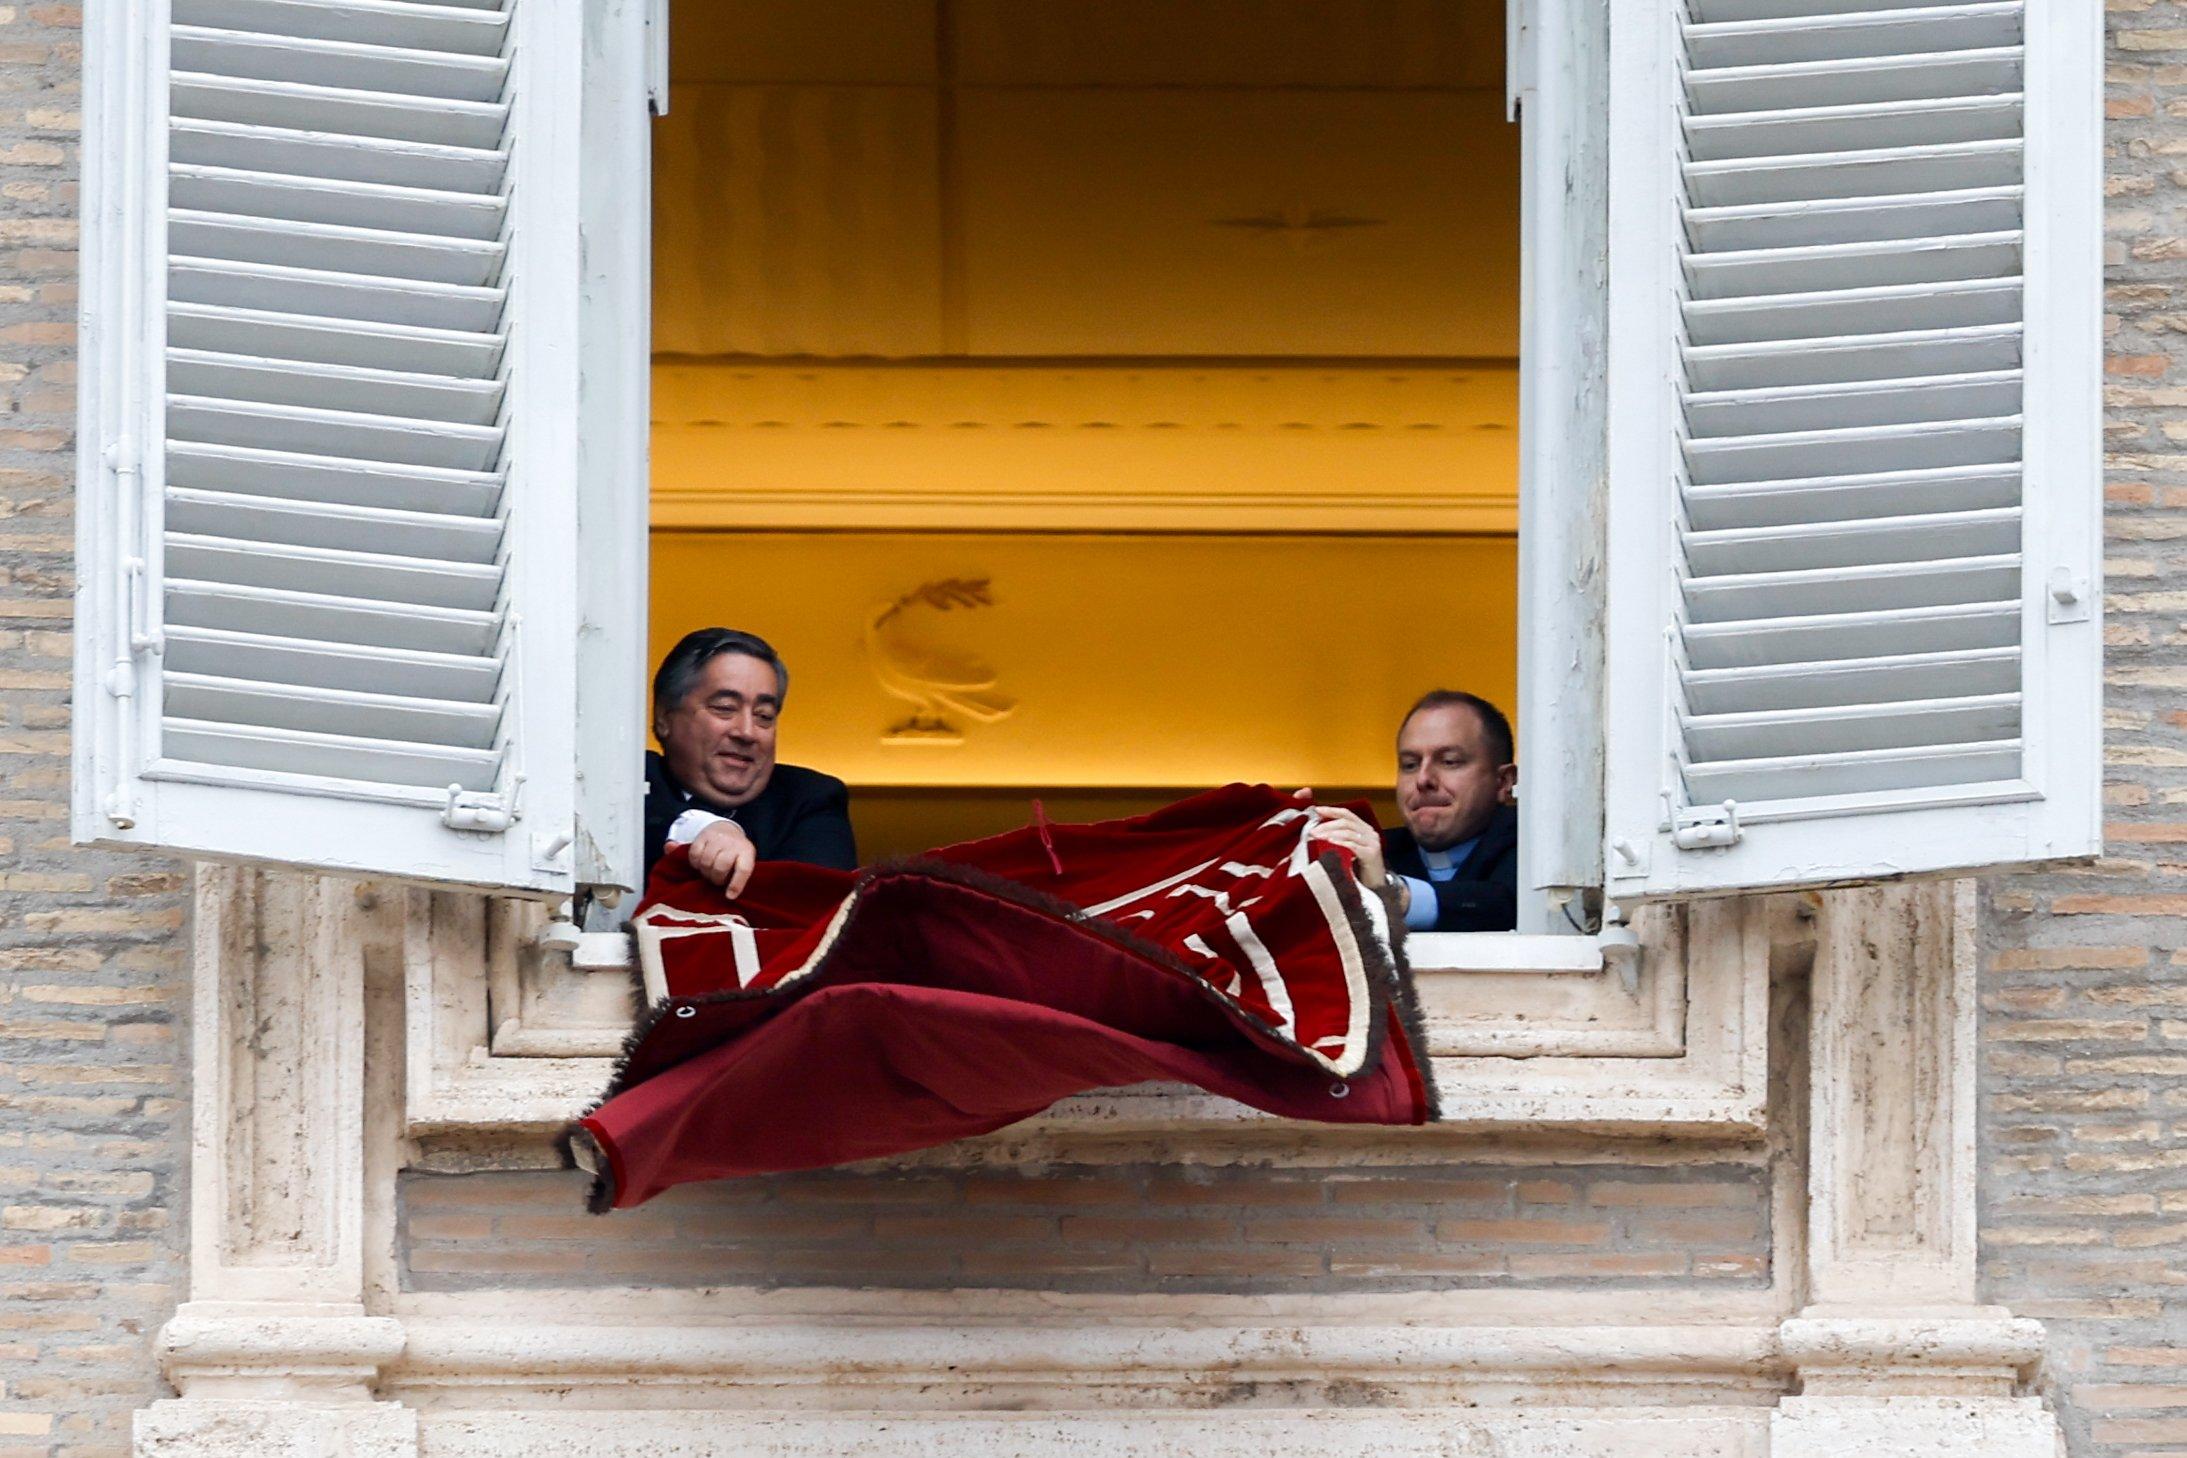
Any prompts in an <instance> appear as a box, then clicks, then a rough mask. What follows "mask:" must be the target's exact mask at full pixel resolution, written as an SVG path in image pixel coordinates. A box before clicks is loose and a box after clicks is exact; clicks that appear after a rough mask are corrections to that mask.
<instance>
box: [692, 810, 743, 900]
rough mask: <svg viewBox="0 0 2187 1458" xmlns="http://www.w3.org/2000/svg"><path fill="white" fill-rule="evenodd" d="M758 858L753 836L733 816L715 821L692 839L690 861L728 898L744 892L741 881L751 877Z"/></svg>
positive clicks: (735, 897)
mask: <svg viewBox="0 0 2187 1458" xmlns="http://www.w3.org/2000/svg"><path fill="white" fill-rule="evenodd" d="M758 862H759V852H758V850H757V849H756V848H755V847H754V846H753V844H752V838H751V837H750V836H748V835H746V834H745V833H744V827H743V826H741V825H739V824H737V823H736V822H735V821H734V820H717V821H715V822H714V823H713V824H712V825H709V826H707V827H706V829H704V830H702V831H700V832H699V833H698V835H697V836H696V837H694V838H693V840H692V842H691V864H692V865H693V866H694V867H696V868H697V869H698V873H699V874H700V875H702V876H704V877H705V878H706V879H707V880H709V881H712V882H713V883H714V884H715V885H716V886H719V887H721V891H722V895H724V896H726V897H728V898H729V899H730V900H731V901H734V900H736V899H737V898H738V897H739V896H741V895H743V894H744V883H745V882H746V881H749V880H750V879H751V878H752V867H753V866H754V865H756V864H758Z"/></svg>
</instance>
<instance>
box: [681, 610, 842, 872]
mask: <svg viewBox="0 0 2187 1458" xmlns="http://www.w3.org/2000/svg"><path fill="white" fill-rule="evenodd" d="M789 691H790V671H789V669H788V668H786V667H784V666H783V662H782V657H781V655H780V654H778V653H776V652H775V650H774V649H773V648H772V647H770V646H768V644H767V642H766V640H765V639H763V638H759V637H755V636H754V635H752V634H750V633H740V632H738V631H737V630H735V629H734V628H701V629H699V630H698V631H697V632H695V633H690V634H687V635H685V637H684V639H683V640H682V641H681V642H679V643H678V644H677V645H676V646H675V647H673V648H671V649H669V650H668V656H667V657H666V658H664V659H662V660H661V666H660V669H659V671H658V672H656V673H655V674H654V675H653V734H654V737H655V738H657V739H659V740H660V742H661V750H660V753H658V754H655V753H651V752H648V753H647V755H646V757H645V868H646V874H647V875H648V876H650V875H651V874H652V873H653V863H654V862H655V861H657V860H659V859H660V858H661V853H662V851H663V850H664V849H665V848H666V847H668V846H671V845H689V846H690V847H691V864H692V865H693V866H694V867H696V868H697V869H698V871H699V872H700V874H702V875H704V876H705V877H706V878H707V879H708V880H710V881H712V882H713V883H714V884H715V885H717V886H720V887H721V888H722V890H723V891H724V892H725V893H727V894H728V895H729V896H731V897H734V896H737V895H739V894H740V893H742V891H743V890H744V883H745V881H746V879H747V878H748V877H750V875H751V874H752V867H753V866H754V865H756V864H757V863H759V862H760V861H803V862H804V863H806V864H807V865H814V866H833V867H835V868H836V869H838V870H844V871H848V870H854V869H856V868H857V865H858V850H857V846H856V844H855V842H854V841H853V839H852V837H851V823H850V792H849V790H847V789H845V788H844V785H843V782H842V781H841V780H839V779H836V778H835V777H834V776H833V775H824V774H821V773H820V772H819V771H817V770H809V769H801V768H800V767H798V766H797V765H794V764H777V763H776V762H775V722H776V720H777V719H778V718H779V717H780V716H781V713H782V704H783V700H784V699H785V698H787V697H788V696H789Z"/></svg>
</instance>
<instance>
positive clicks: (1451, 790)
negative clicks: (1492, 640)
mask: <svg viewBox="0 0 2187 1458" xmlns="http://www.w3.org/2000/svg"><path fill="white" fill-rule="evenodd" d="M1518 777H1519V769H1518V766H1517V765H1510V764H1498V763H1497V762H1496V756H1495V755H1494V754H1492V753H1490V751H1489V747H1488V734H1487V733H1486V731H1485V726H1483V724H1482V723H1481V716H1480V715H1479V714H1477V713H1475V712H1474V711H1473V710H1472V708H1470V707H1469V706H1467V705H1465V704H1442V705H1438V706H1437V707H1435V708H1432V709H1422V710H1421V711H1420V712H1419V713H1417V714H1415V715H1413V716H1412V717H1411V718H1409V719H1407V720H1406V721H1405V722H1404V723H1403V724H1402V725H1401V726H1399V728H1398V731H1397V808H1398V809H1399V810H1400V811H1401V812H1403V814H1404V816H1405V827H1406V828H1407V829H1408V830H1410V831H1411V832H1412V836H1413V839H1414V840H1415V841H1416V842H1418V843H1419V845H1420V848H1421V849H1423V850H1443V849H1445V848H1447V847H1449V846H1453V845H1456V844H1457V843H1458V842H1459V841H1462V840H1470V839H1471V838H1472V837H1474V836H1476V835H1478V834H1480V833H1481V831H1482V830H1483V829H1485V828H1486V827H1487V825H1488V822H1489V818H1490V817H1491V816H1493V815H1494V814H1495V813H1496V807H1497V806H1498V805H1500V804H1502V803H1503V802H1504V801H1505V800H1507V799H1509V798H1510V796H1511V787H1512V785H1513V784H1515V783H1516V782H1517V780H1518Z"/></svg>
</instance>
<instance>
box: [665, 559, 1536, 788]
mask: <svg viewBox="0 0 2187 1458" xmlns="http://www.w3.org/2000/svg"><path fill="white" fill-rule="evenodd" d="M1514 545H1515V544H1514V541H1513V539H1511V538H1508V537H1478V538H1447V539H1441V540H1437V539H1414V538H1402V537H1327V538H1313V537H1258V538H1256V537H1160V536H1131V537H1125V536H1082V537H1058V536H1034V535H1000V534H997V535H975V534H942V533H934V534H883V533H876V534H860V535H833V534H821V533H810V534H807V533H749V534H739V533H683V532H660V533H656V535H655V538H654V553H653V592H654V616H653V639H654V645H653V646H654V653H655V657H656V659H658V656H659V655H660V654H661V653H662V652H665V651H666V649H667V647H668V645H669V644H670V643H672V642H674V641H675V639H676V638H677V637H678V636H680V635H681V634H682V633H684V632H686V631H688V630H690V629H692V628H696V627H702V626H706V625H709V624H717V623H718V624H723V625H726V626H730V627H741V628H746V629H749V630H751V631H754V632H757V633H760V634H762V635H763V636H765V637H767V638H768V639H769V640H771V641H772V642H773V643H774V644H775V645H776V646H777V647H778V648H779V649H781V651H782V652H783V654H784V656H785V657H786V658H787V659H788V660H789V663H790V667H791V670H792V672H793V674H794V676H795V682H794V684H793V687H792V693H791V698H790V703H789V707H788V710H787V712H786V713H785V714H784V716H783V721H782V725H783V727H782V754H783V757H784V758H785V759H788V760H791V761H794V762H797V763H803V764H810V765H813V766H815V767H816V768H819V769H824V770H827V771H828V772H830V773H833V774H837V775H840V776H842V777H843V778H844V779H846V780H849V781H850V782H851V783H853V784H854V785H868V786H933V787H945V786H956V787H975V788H978V787H985V788H1001V787H1022V788H1024V789H1027V790H1029V791H1033V792H1038V791H1040V790H1042V789H1049V788H1052V789H1059V790H1060V789H1068V788H1072V787H1081V788H1101V787H1110V788H1131V787H1191V786H1198V785H1208V784H1219V783H1222V782H1225V781H1228V780H1233V779H1248V780H1261V779H1265V780H1271V781H1274V782H1278V783H1291V784H1315V785H1377V784H1381V783H1382V782H1383V781H1385V780H1386V779H1388V778H1389V776H1390V773H1391V754H1392V750H1391V741H1392V738H1393V736H1394V734H1395V732H1396V724H1397V718H1398V715H1399V714H1400V713H1401V712H1402V710H1403V709H1404V707H1405V705H1406V704H1408V703H1409V702H1410V701H1411V700H1412V699H1413V698H1415V697H1417V696H1418V695H1419V694H1420V693H1422V692H1423V691H1425V690H1427V689H1430V688H1434V687H1451V688H1466V689H1472V690H1474V691H1476V692H1480V693H1485V694H1487V695H1489V696H1490V697H1491V698H1494V699H1496V700H1497V701H1499V702H1501V703H1503V704H1505V705H1507V706H1508V705H1509V704H1510V703H1511V700H1512V696H1513V689H1514V685H1515V683H1516V678H1517V666H1516V623H1515V621H1514V607H1515V601H1516V598H1515V587H1514V580H1515V573H1516V556H1515V552H1514ZM950 583H957V584H969V583H985V584H986V588H985V592H986V594H987V596H988V597H989V598H990V599H991V602H990V603H988V604H986V605H978V604H972V603H967V602H965V601H964V599H965V598H967V597H970V596H975V595H976V594H972V593H969V592H966V591H963V590H958V591H956V592H955V593H954V596H955V597H956V598H957V601H956V602H954V603H951V604H950V605H946V606H945V605H942V604H944V603H945V602H947V601H948V599H949V598H950V597H951V595H952V593H951V591H950V590H949V589H946V588H937V590H936V591H934V592H933V593H932V594H930V597H931V600H924V601H914V602H912V603H911V604H910V605H908V606H905V607H903V608H901V609H900V610H898V611H897V612H895V613H894V614H888V613H887V610H888V609H889V608H890V607H891V605H892V604H896V603H898V602H899V601H901V600H903V599H905V598H907V597H913V596H914V595H916V594H917V593H918V592H919V590H920V589H921V588H922V587H928V588H934V587H936V585H938V584H950ZM884 616H886V621H885V622H884V621H882V620H883V618H884ZM877 623H879V624H880V626H879V627H878V628H877V627H876V624H877ZM983 668H984V669H985V670H987V671H986V672H982V671H981V670H982V669H983ZM988 678H991V682H990V683H986V684H984V685H982V684H981V680H983V679H988ZM888 684H894V685H895V686H896V687H897V688H898V689H899V690H903V691H908V692H911V693H914V694H923V695H924V696H925V702H924V703H923V704H921V703H919V702H915V701H914V699H913V698H909V697H904V696H902V694H901V693H892V692H890V690H889V688H888V687H887V686H886V685H888ZM950 685H956V687H950ZM997 709H1003V710H1005V712H1003V713H1002V714H1001V715H1000V717H996V718H993V719H992V720H991V721H983V718H982V716H983V715H987V714H992V713H994V712H995V711H996V710H997ZM922 719H923V720H926V721H929V722H928V728H930V729H931V728H932V726H933V724H934V723H936V722H938V723H940V724H942V725H946V726H947V727H948V728H949V729H951V730H954V731H955V733H954V735H950V734H946V733H939V732H925V733H922V732H918V731H917V730H916V728H913V729H911V730H910V731H909V732H907V726H909V725H911V724H912V721H915V720H922Z"/></svg>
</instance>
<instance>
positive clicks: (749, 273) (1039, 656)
mask: <svg viewBox="0 0 2187 1458" xmlns="http://www.w3.org/2000/svg"><path fill="white" fill-rule="evenodd" d="M675 26H676V29H675V33H674V36H673V39H672V57H673V81H674V86H673V95H672V107H671V111H670V114H669V116H668V117H667V118H666V119H664V120H663V122H662V123H661V124H660V127H659V131H658V132H657V135H656V168H655V189H656V213H655V236H656V248H655V252H656V257H655V343H656V351H657V353H656V363H655V421H654V451H655V477H654V484H653V489H654V521H655V538H654V562H653V588H652V592H653V639H654V648H655V651H656V653H658V652H659V651H661V650H663V649H665V648H666V646H667V645H668V644H669V643H670V642H672V641H673V640H674V638H675V637H676V636H677V635H679V634H680V633H682V632H683V631H685V630H687V629H689V628H691V627H696V626H701V625H704V624H708V623H728V624H732V625H736V626H742V627H747V628H750V629H753V630H754V631H758V632H760V633H763V634H765V635H766V636H767V637H769V638H770V639H772V640H773V641H774V642H775V643H776V644H777V645H778V646H780V647H781V648H782V650H783V651H784V653H785V655H786V656H787V657H788V658H789V660H790V662H791V664H792V666H793V670H794V672H795V678H796V685H795V691H794V693H793V696H792V701H791V705H790V708H789V711H788V713H787V715H786V716H785V719H784V727H783V744H782V752H783V755H784V757H785V758H786V759H789V760H792V761H795V762H802V763H808V764H812V765H815V766H817V767H820V768H824V769H827V770H829V771H831V772H833V773H836V774H840V775H842V776H843V777H844V778H845V779H847V780H849V781H850V782H851V783H852V784H853V786H854V787H856V789H857V791H858V793H857V794H856V796H855V797H854V801H855V804H856V805H857V807H858V815H859V819H860V829H861V834H862V840H863V842H864V843H863V845H862V849H863V850H864V851H865V852H866V853H867V854H868V856H874V855H882V854H891V853H898V852H903V851H909V850H913V849H917V848H919V847H920V846H923V845H926V844H935V843H942V842H945V841H948V840H951V839H958V838H962V837H963V836H966V835H972V834H980V833H986V832H987V831H990V830H994V829H1000V828H1003V827H1004V826H1007V825H1010V824H1015V823H1019V822H1021V821H1022V820H1023V818H1024V816H1025V813H1026V809H1025V801H1026V799H1027V798H1028V797H1029V796H1033V795H1039V796H1041V797H1043V798H1044V799H1045V800H1046V801H1047V803H1048V808H1049V811H1050V813H1051V814H1055V815H1058V816H1059V817H1062V818H1072V817H1073V816H1074V815H1096V814H1105V813H1123V812H1126V811H1129V810H1134V809H1140V808H1146V807H1147V806H1149V805H1151V804H1154V803H1159V801H1160V800H1162V799H1165V798H1168V797H1169V796H1170V795H1171V794H1173V793H1175V792H1177V791H1180V790H1185V789H1190V788H1194V787H1198V786H1201V785H1205V784H1208V783H1214V782H1220V781H1223V780H1228V779H1236V778H1247V779H1268V780H1272V781H1275V782H1278V783H1286V784H1313V785H1315V786H1316V787H1317V788H1321V789H1324V790H1336V789H1344V788H1350V787H1362V786H1364V787H1379V786H1382V785H1383V784H1384V783H1385V782H1386V781H1387V779H1388V776H1389V772H1390V737H1391V732H1392V730H1393V728H1394V723H1395V718H1396V715H1397V713H1398V712H1399V711H1400V710H1401V709H1402V707H1403V705H1404V704H1405V703H1407V702H1409V701H1410V699H1411V698H1413V697H1414V696H1415V695H1417V694H1418V693H1419V692H1420V691H1422V690H1424V689H1426V688H1429V687H1433V686H1438V685H1442V686H1453V687H1465V688H1471V689H1475V690H1477V691H1480V692H1484V693H1487V694H1489V695H1490V696H1491V697H1494V698H1497V699H1499V700H1500V701H1501V702H1504V703H1505V704H1507V705H1508V704H1510V703H1511V701H1512V698H1513V696H1514V692H1515V679H1516V667H1515V659H1514V655H1515V641H1516V640H1515V603H1516V560H1515V541H1514V535H1513V533H1514V531H1515V527H1516V519H1515V518H1516V496H1515V492H1516V480H1517V467H1516V369H1515V355H1516V353H1517V274H1518V250H1517V239H1516V224H1517V214H1518V199H1517V172H1518V169H1517V137H1516V134H1515V132H1514V131H1513V129H1511V128H1510V127H1509V126H1508V125H1507V124H1506V123H1505V122H1504V121H1503V119H1502V91H1501V52H1502V34H1501V26H1502V6H1501V4H1500V3H1496V0H1490V3H1482V0H1452V3H1435V4H1427V3H1421V4H1413V3H1392V0H1200V3H1195V4H1191V5H1177V4H1175V3H1173V0H1107V3H1104V4H1102V5H1046V4H1041V5H1027V4H1023V3H1021V0H802V3H797V4H792V3H789V0H768V3H750V0H738V3H716V4H711V5H706V6H699V5H685V6H680V7H677V9H676V11H675ZM975 584H976V586H975ZM899 603H901V604H903V605H902V606H898V607H896V609H895V610H894V611H893V612H891V611H890V608H891V606H892V605H895V604H899ZM944 604H947V606H944ZM877 624H878V626H876V625H877ZM982 679H985V680H990V682H988V683H987V684H986V685H985V686H984V687H979V688H976V689H972V690H970V691H966V692H961V693H960V695H959V697H958V698H957V699H956V700H955V701H952V700H950V699H948V698H947V697H946V695H947V694H948V692H949V691H947V690H944V691H943V695H944V696H942V697H937V696H936V694H935V691H934V688H933V686H934V685H935V684H937V683H945V682H949V681H956V680H967V681H976V680H982ZM922 683H923V684H924V685H925V686H924V687H922V686H921V685H922ZM952 702H956V703H962V704H964V705H965V707H963V708H959V707H953V706H952Z"/></svg>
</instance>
